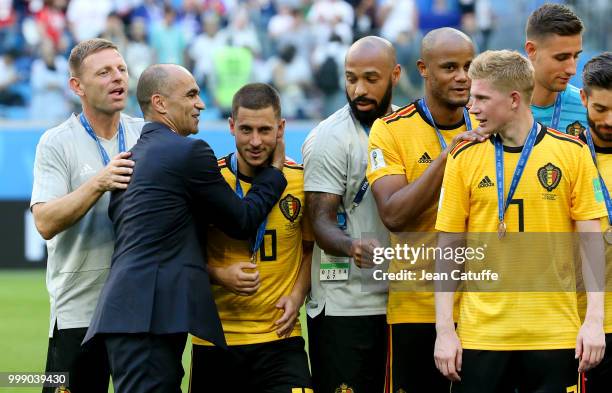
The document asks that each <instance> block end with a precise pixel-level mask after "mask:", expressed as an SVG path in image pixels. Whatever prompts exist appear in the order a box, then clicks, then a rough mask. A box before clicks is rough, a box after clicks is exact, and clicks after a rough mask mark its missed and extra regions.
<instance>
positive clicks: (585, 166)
mask: <svg viewBox="0 0 612 393" xmlns="http://www.w3.org/2000/svg"><path fill="white" fill-rule="evenodd" d="M576 163H577V164H576V167H577V168H576V170H577V172H576V175H575V176H574V179H575V181H574V184H572V185H571V210H570V215H571V217H572V220H574V221H586V220H592V219H596V218H601V217H605V216H606V215H607V211H606V206H605V203H604V198H603V192H602V190H601V183H600V182H599V176H598V175H597V168H596V167H595V164H594V163H593V159H592V157H591V154H590V152H589V149H588V147H587V146H582V149H581V152H580V154H579V156H578V157H577V160H576Z"/></svg>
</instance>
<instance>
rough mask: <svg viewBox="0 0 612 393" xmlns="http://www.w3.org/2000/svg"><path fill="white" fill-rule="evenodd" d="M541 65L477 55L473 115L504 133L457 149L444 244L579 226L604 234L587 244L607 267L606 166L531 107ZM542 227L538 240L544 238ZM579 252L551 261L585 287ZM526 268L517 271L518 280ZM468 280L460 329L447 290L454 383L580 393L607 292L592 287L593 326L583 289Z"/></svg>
mask: <svg viewBox="0 0 612 393" xmlns="http://www.w3.org/2000/svg"><path fill="white" fill-rule="evenodd" d="M533 72H534V71H533V67H532V66H531V64H530V63H529V61H528V60H527V59H526V58H524V57H523V56H521V55H520V54H518V53H517V52H511V51H506V50H504V51H487V52H484V53H483V54H481V55H479V56H478V57H476V58H475V59H474V61H473V62H472V64H471V66H470V69H469V76H470V78H471V79H472V87H471V99H472V100H473V101H472V106H471V109H470V112H471V113H472V114H474V115H475V116H476V119H477V120H478V121H479V122H480V124H479V127H480V129H481V130H482V131H483V132H487V133H496V135H495V136H492V137H491V138H490V141H488V142H484V143H473V142H462V143H460V144H458V145H457V147H455V149H453V151H452V152H451V153H450V155H449V158H448V161H447V164H446V170H445V173H444V180H443V182H442V190H441V197H440V204H439V210H438V215H437V220H436V229H438V230H440V231H443V233H441V234H440V235H439V247H446V246H447V245H451V244H452V243H451V242H449V239H450V238H451V236H452V235H453V234H452V233H460V234H461V233H465V232H467V233H469V234H470V235H471V236H476V235H478V233H483V232H488V233H492V234H493V236H494V238H493V237H491V238H489V239H492V240H494V242H493V243H494V244H493V245H494V246H499V244H503V243H502V242H504V241H506V242H507V241H509V239H508V237H511V235H514V234H513V232H531V233H535V232H543V233H550V232H558V233H559V235H561V234H563V233H564V232H565V233H571V232H573V231H574V230H576V231H578V232H580V233H581V237H582V236H584V237H587V235H588V233H591V232H593V233H596V236H591V237H590V240H591V241H592V243H590V245H589V246H588V247H585V246H584V244H581V246H582V247H581V252H582V253H583V254H588V255H589V256H590V258H591V259H590V261H591V263H592V264H593V265H594V266H596V264H597V263H599V264H600V265H601V266H602V265H603V258H604V256H603V243H602V241H601V236H600V235H599V234H598V233H599V232H600V228H599V225H600V224H599V219H600V218H601V217H603V216H605V213H606V212H605V208H604V206H603V203H601V202H598V201H597V200H596V190H595V189H594V187H595V185H596V184H597V172H596V169H595V166H594V165H593V161H592V160H591V157H590V154H589V149H588V147H587V146H586V145H585V144H584V143H582V142H581V141H580V140H578V139H577V138H575V137H572V136H568V135H565V134H563V133H560V132H558V131H555V130H552V129H548V128H546V127H544V126H542V125H541V124H538V123H537V122H535V120H534V118H533V115H532V113H531V111H530V108H529V105H530V99H531V94H532V92H533V85H534V80H533V78H534V77H533ZM508 206H511V207H510V208H508ZM498 207H499V209H498ZM506 232H508V234H506ZM517 235H518V234H517ZM540 235H542V234H540ZM498 236H499V237H500V238H501V240H500V239H498V238H497V237H498ZM537 236H538V235H536V234H533V235H532V236H531V237H530V239H534V243H533V246H535V245H536V243H535V240H537V239H539V238H538V237H537ZM593 238H596V239H595V240H593ZM504 239H505V240H504ZM598 241H599V242H598ZM489 248H492V245H491V244H490V245H489ZM552 251H554V248H553V250H552ZM529 255H531V254H527V256H529ZM569 255H573V254H569ZM567 259H568V258H557V259H555V265H554V266H551V268H552V269H553V271H554V272H555V273H556V274H557V275H558V278H560V279H561V280H563V281H567V282H570V284H572V283H573V284H574V285H575V281H576V280H575V278H574V265H573V261H570V262H567ZM557 260H558V261H557ZM493 261H494V262H498V263H499V265H500V266H502V267H504V266H505V265H506V264H508V263H514V262H515V261H514V259H513V255H512V252H507V253H505V254H500V255H497V258H496V259H494V260H493ZM438 263H439V266H442V264H443V263H453V262H452V261H445V260H443V259H441V260H439V261H438ZM519 263H521V264H520V266H519V268H520V269H522V270H525V271H533V272H534V274H536V275H541V276H542V277H544V275H545V274H546V273H547V272H548V271H547V270H545V269H546V268H548V267H549V265H547V264H546V261H545V260H537V261H536V260H529V259H521V260H519ZM472 266H473V265H472ZM468 267H469V266H466V267H465V269H468ZM586 272H587V271H586V270H585V277H586V276H587V275H586ZM517 277H521V276H520V275H518V276H516V277H515V276H511V277H507V279H508V280H509V281H511V282H512V283H513V284H515V285H517V286H518V285H519V284H520V283H521V282H518V281H520V279H517ZM523 277H527V276H524V275H523ZM556 277H557V276H556ZM588 277H591V276H588ZM521 279H522V278H521ZM463 284H464V285H465V286H466V288H467V289H466V290H465V292H463V293H462V295H461V298H460V301H459V303H460V305H459V306H460V307H459V318H458V321H457V332H456V331H455V326H454V321H453V302H454V293H453V292H452V291H450V290H448V289H445V291H447V292H442V291H440V292H436V294H435V301H436V331H437V338H436V345H435V353H434V356H435V361H436V365H437V367H438V369H439V370H440V371H441V372H442V373H443V374H444V375H445V376H447V377H448V378H449V379H451V380H452V381H454V382H453V386H452V391H453V392H470V393H476V392H477V393H487V392H491V393H494V392H495V393H498V392H515V389H517V390H518V391H519V392H578V391H580V390H579V387H578V386H577V381H578V373H577V371H578V372H583V371H585V370H587V369H589V368H591V367H593V366H595V365H596V364H597V363H598V362H599V361H600V360H601V358H602V356H603V351H604V346H605V342H604V334H603V325H602V323H603V320H602V319H603V293H602V292H601V289H600V292H593V291H589V292H588V293H587V299H588V305H587V311H586V317H585V321H584V323H583V324H582V326H581V325H580V318H579V316H578V311H577V307H576V302H577V300H576V291H575V289H574V290H572V291H565V292H556V291H548V292H544V291H541V292H540V291H537V292H536V290H533V289H532V291H531V292H526V291H523V292H520V291H512V292H510V291H498V292H484V291H480V292H479V291H475V290H470V289H471V288H474V287H476V288H480V287H479V285H481V284H480V283H479V282H476V281H473V282H464V283H463ZM506 288H508V287H506ZM570 288H573V287H572V285H570ZM578 357H579V358H580V361H578V360H576V358H578Z"/></svg>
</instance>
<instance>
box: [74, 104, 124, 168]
mask: <svg viewBox="0 0 612 393" xmlns="http://www.w3.org/2000/svg"><path fill="white" fill-rule="evenodd" d="M79 120H80V121H81V124H82V125H83V128H85V131H87V133H88V134H89V136H90V137H92V138H93V140H94V141H96V144H97V145H98V150H99V151H100V156H102V162H103V163H104V166H106V165H108V163H109V162H110V158H109V157H108V153H107V152H106V150H104V147H103V146H102V144H101V143H100V139H99V138H98V136H97V135H96V133H95V132H94V130H93V128H91V124H89V121H88V120H87V118H86V117H85V114H84V113H81V114H80V115H79ZM117 139H118V141H119V153H122V152H124V151H126V148H125V133H124V131H123V125H122V124H121V121H120V122H119V135H118V137H117Z"/></svg>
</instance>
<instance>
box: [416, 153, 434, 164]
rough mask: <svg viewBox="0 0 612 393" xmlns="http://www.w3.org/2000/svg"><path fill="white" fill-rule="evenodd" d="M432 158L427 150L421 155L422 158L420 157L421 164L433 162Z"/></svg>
mask: <svg viewBox="0 0 612 393" xmlns="http://www.w3.org/2000/svg"><path fill="white" fill-rule="evenodd" d="M432 161H433V160H432V159H431V157H430V156H429V154H427V152H425V153H423V155H422V156H421V158H419V164H431V163H432Z"/></svg>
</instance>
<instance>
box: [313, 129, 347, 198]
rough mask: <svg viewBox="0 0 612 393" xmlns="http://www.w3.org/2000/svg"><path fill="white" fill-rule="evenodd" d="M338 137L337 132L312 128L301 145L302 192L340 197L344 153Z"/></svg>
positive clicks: (345, 154) (343, 146)
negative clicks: (302, 162) (323, 193)
mask: <svg viewBox="0 0 612 393" xmlns="http://www.w3.org/2000/svg"><path fill="white" fill-rule="evenodd" d="M331 131H334V132H331ZM341 135H342V132H341V131H339V130H329V129H327V130H324V129H320V128H315V129H314V130H313V131H311V132H310V134H309V135H308V136H307V137H306V140H305V141H304V144H303V145H302V157H303V158H304V191H307V192H327V193H330V194H335V195H344V193H345V191H346V177H347V170H348V169H347V168H348V162H347V159H348V153H347V152H346V150H345V149H346V148H347V142H346V141H343V140H342V136H341Z"/></svg>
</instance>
